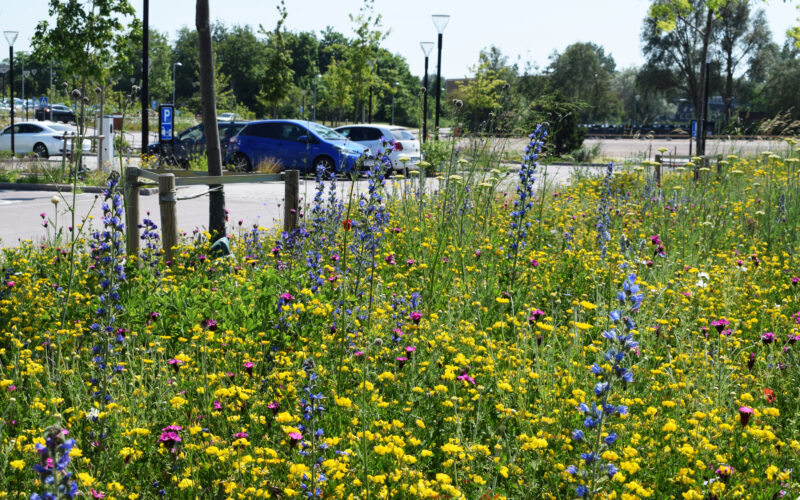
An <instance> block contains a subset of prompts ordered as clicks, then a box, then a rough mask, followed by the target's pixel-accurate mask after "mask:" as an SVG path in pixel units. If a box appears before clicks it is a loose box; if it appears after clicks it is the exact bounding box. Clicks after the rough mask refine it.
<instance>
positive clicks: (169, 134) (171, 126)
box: [158, 104, 175, 142]
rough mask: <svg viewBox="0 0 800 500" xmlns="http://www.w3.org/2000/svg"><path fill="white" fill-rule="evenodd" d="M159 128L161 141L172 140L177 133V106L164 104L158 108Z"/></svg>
mask: <svg viewBox="0 0 800 500" xmlns="http://www.w3.org/2000/svg"><path fill="white" fill-rule="evenodd" d="M158 129H159V141H160V142H172V140H173V138H174V135H175V107H174V106H171V105H169V104H162V105H161V106H160V107H159V108H158Z"/></svg>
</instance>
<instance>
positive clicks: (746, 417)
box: [739, 406, 753, 427]
mask: <svg viewBox="0 0 800 500" xmlns="http://www.w3.org/2000/svg"><path fill="white" fill-rule="evenodd" d="M752 415H753V409H752V408H750V407H749V406H740V407H739V421H740V422H741V423H742V427H747V423H748V422H750V417H751V416H752Z"/></svg>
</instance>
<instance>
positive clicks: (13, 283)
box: [6, 281, 17, 288]
mask: <svg viewBox="0 0 800 500" xmlns="http://www.w3.org/2000/svg"><path fill="white" fill-rule="evenodd" d="M16 284H17V283H16V281H8V282H6V286H7V287H8V288H14V286H15V285H16Z"/></svg>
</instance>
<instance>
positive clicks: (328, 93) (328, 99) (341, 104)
mask: <svg viewBox="0 0 800 500" xmlns="http://www.w3.org/2000/svg"><path fill="white" fill-rule="evenodd" d="M317 102H318V106H319V107H321V108H322V109H324V110H326V111H327V112H328V115H329V116H330V117H331V122H333V123H334V124H336V123H338V122H339V121H341V120H342V117H343V116H344V110H345V108H347V107H348V106H350V105H351V104H352V94H351V92H350V78H349V74H348V72H347V70H346V68H345V67H344V65H343V64H339V63H338V62H337V61H336V59H333V60H332V61H331V63H330V65H329V66H328V71H326V72H325V74H323V75H322V84H321V85H320V88H319V96H318V98H317Z"/></svg>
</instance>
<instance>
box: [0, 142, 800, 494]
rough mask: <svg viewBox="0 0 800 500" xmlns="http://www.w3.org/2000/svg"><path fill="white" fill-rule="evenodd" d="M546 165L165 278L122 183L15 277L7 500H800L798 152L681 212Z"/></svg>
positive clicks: (380, 206) (451, 176)
mask: <svg viewBox="0 0 800 500" xmlns="http://www.w3.org/2000/svg"><path fill="white" fill-rule="evenodd" d="M546 143H547V132H546V130H545V129H544V128H543V127H539V128H537V129H536V130H535V131H534V132H533V133H532V134H531V136H530V143H529V145H528V146H527V148H526V149H525V151H524V152H520V153H519V154H518V156H519V160H518V162H516V163H507V162H505V161H501V160H503V159H504V158H508V157H509V152H503V153H505V154H501V151H499V150H498V148H496V147H495V146H494V145H493V144H492V143H491V142H490V141H488V140H480V139H476V140H474V141H472V142H471V143H470V146H469V147H465V148H463V149H458V150H456V148H455V143H450V144H451V147H450V153H451V154H450V156H449V158H448V159H447V160H445V162H444V163H443V164H442V165H439V166H438V167H439V168H438V172H439V179H438V180H437V181H435V182H426V181H425V180H424V179H422V178H420V177H419V175H409V176H408V177H405V178H404V177H398V176H393V177H389V178H387V177H386V175H385V168H384V162H383V161H377V162H376V163H375V165H374V166H373V167H372V168H371V170H370V171H369V172H368V173H367V174H366V178H367V186H366V187H365V188H364V189H363V190H358V189H354V183H353V182H350V181H349V180H347V179H345V180H342V179H340V180H338V181H336V180H334V181H329V180H325V179H323V178H322V177H320V178H319V179H318V181H317V184H316V191H314V192H313V193H311V196H309V197H308V198H309V199H307V200H305V203H306V209H305V210H304V214H303V217H302V219H301V221H302V224H301V225H300V227H299V228H298V229H296V230H295V231H293V232H291V233H281V232H279V231H275V230H272V229H269V228H261V227H246V226H243V225H238V224H236V223H235V222H232V223H231V225H230V228H229V237H230V240H231V248H232V252H233V254H232V255H230V256H225V257H221V256H218V255H216V254H215V253H214V252H212V251H211V248H210V243H211V242H210V240H211V238H210V235H208V234H203V233H197V234H191V233H190V234H186V235H185V236H184V238H183V239H182V241H181V244H180V247H179V248H178V249H177V250H176V252H175V259H174V261H173V262H168V263H167V262H165V261H164V255H163V253H162V252H161V250H160V247H161V245H160V242H159V228H158V217H157V214H149V215H148V216H147V218H146V220H143V221H142V222H141V224H142V225H141V227H142V238H143V240H144V242H143V244H142V245H141V246H142V249H143V250H142V252H141V254H140V255H126V254H125V250H124V249H125V243H124V242H125V234H126V233H125V227H124V224H123V222H122V221H124V199H123V198H122V196H121V195H120V194H118V190H117V182H118V178H117V177H112V178H110V179H109V184H108V188H109V189H108V190H107V191H106V193H105V195H104V196H101V198H102V199H101V200H99V203H102V204H103V212H104V216H103V219H102V220H95V221H86V223H85V224H84V225H83V226H81V227H80V230H79V228H78V225H77V224H76V225H75V227H71V228H62V230H63V231H62V232H60V233H58V234H59V235H60V236H58V237H56V236H55V234H56V233H55V231H52V232H46V231H45V229H44V228H43V240H42V241H41V242H35V243H34V242H28V243H24V244H22V245H20V246H18V247H14V248H7V249H4V250H2V251H0V270H1V271H2V275H1V276H0V498H26V499H28V498H30V499H36V498H59V499H63V498H74V497H83V498H109V499H111V498H118V499H122V498H128V499H135V498H220V499H222V498H256V497H259V498H294V497H310V498H317V497H319V498H358V499H369V498H417V497H421V498H465V499H481V500H488V499H502V498H509V499H511V498H513V499H538V498H549V499H560V498H576V497H584V498H608V499H611V498H625V499H634V498H653V499H662V498H663V499H665V498H677V499H686V500H692V499H723V498H752V499H761V498H764V499H772V498H781V497H785V498H793V499H794V498H798V496H800V479H799V478H798V474H800V471H798V470H797V468H798V464H800V458H798V457H800V391H798V385H800V354H798V352H800V351H799V350H800V342H798V341H800V256H798V251H800V227H798V226H800V165H798V158H799V157H800V153H799V152H798V149H797V147H796V143H794V142H791V141H790V142H788V143H787V145H786V147H785V148H784V149H782V150H781V151H775V152H774V153H765V154H761V155H758V156H755V157H747V158H745V157H738V156H736V155H735V154H730V155H728V156H727V157H723V158H722V159H721V160H720V161H718V162H715V163H713V164H711V165H709V166H700V165H693V164H692V163H689V164H688V165H687V166H686V167H678V168H677V169H666V168H665V169H664V174H663V177H662V179H661V185H659V184H658V183H657V181H656V178H657V177H656V175H655V167H654V165H653V164H652V163H651V162H648V161H644V162H638V163H626V164H620V165H614V164H609V165H608V166H607V167H606V168H603V169H595V170H597V172H596V173H594V174H587V173H581V172H576V173H575V175H573V178H572V179H571V180H570V182H569V183H568V184H565V185H552V184H551V183H550V182H549V179H548V178H547V176H546V175H541V168H540V167H539V166H538V164H537V162H538V161H540V160H541V159H542V155H544V153H545V152H546V151H547V149H546ZM386 147H391V144H387V145H386ZM543 148H544V149H543ZM383 159H384V160H385V157H384V158H383ZM695 174H696V175H695ZM43 218H45V216H43ZM231 220H232V221H235V220H236V214H231ZM45 222H46V221H45ZM78 222H80V218H78ZM51 229H53V228H51ZM184 229H187V228H184ZM65 235H71V236H69V237H68V236H65Z"/></svg>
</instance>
